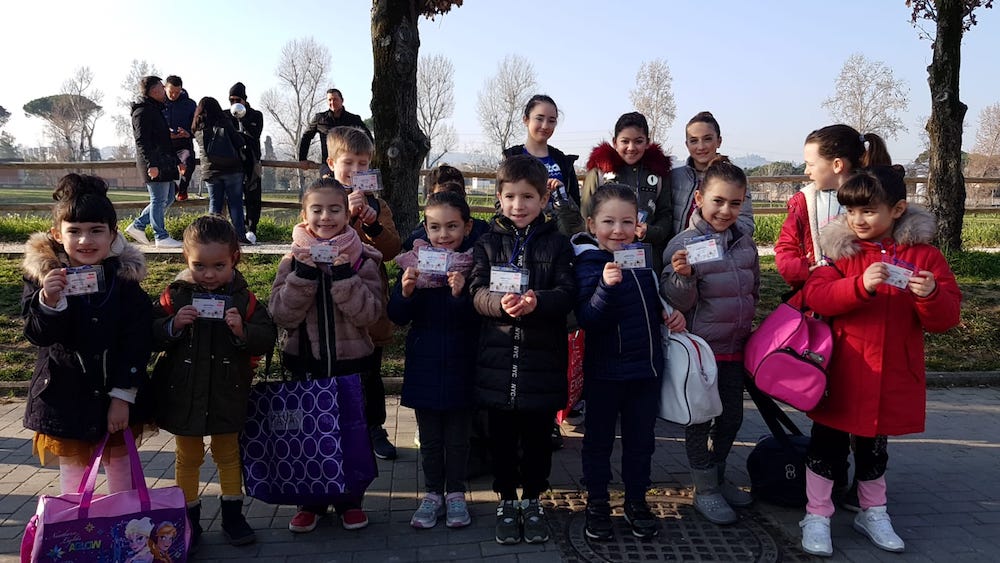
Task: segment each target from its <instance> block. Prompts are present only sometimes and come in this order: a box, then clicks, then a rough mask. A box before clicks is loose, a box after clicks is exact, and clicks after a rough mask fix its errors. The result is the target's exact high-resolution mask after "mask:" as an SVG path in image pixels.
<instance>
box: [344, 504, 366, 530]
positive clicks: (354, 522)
mask: <svg viewBox="0 0 1000 563" xmlns="http://www.w3.org/2000/svg"><path fill="white" fill-rule="evenodd" d="M340 520H341V523H342V524H343V525H344V529H345V530H360V529H361V528H364V527H366V526H368V515H367V514H365V511H364V510H361V509H360V508H349V509H347V510H346V511H345V512H344V514H342V515H341V516H340Z"/></svg>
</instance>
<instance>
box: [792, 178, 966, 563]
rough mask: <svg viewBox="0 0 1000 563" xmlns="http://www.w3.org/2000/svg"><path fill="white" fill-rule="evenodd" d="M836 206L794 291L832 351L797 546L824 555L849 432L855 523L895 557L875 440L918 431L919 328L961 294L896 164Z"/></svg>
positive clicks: (847, 191)
mask: <svg viewBox="0 0 1000 563" xmlns="http://www.w3.org/2000/svg"><path fill="white" fill-rule="evenodd" d="M837 201H838V203H839V204H840V205H842V206H843V207H844V209H845V213H844V215H842V216H840V217H838V218H836V219H834V220H833V221H832V222H831V223H830V224H829V225H827V226H826V227H825V228H824V229H823V230H822V231H821V232H820V239H821V240H820V242H821V244H822V245H823V250H824V251H825V252H826V256H827V258H828V260H829V262H830V265H829V266H822V267H819V268H816V269H815V270H814V271H813V273H812V275H810V276H809V280H808V281H806V284H805V287H804V289H803V293H804V294H805V302H806V305H808V306H809V307H810V308H811V309H813V310H814V311H816V312H817V313H819V314H821V315H823V316H825V317H829V318H831V319H833V334H834V348H833V349H834V354H833V358H832V360H831V362H830V367H829V368H828V369H829V373H830V378H829V380H828V384H827V395H826V397H824V399H823V401H821V402H820V404H819V406H817V407H816V409H814V410H812V411H811V412H809V418H811V419H813V429H812V438H811V440H810V443H809V450H808V452H807V457H806V468H807V470H806V495H807V497H808V499H809V502H808V504H807V505H806V516H805V518H803V520H802V522H801V523H800V526H801V527H802V548H803V549H804V550H805V551H806V552H808V553H811V554H813V555H823V556H829V555H832V554H833V544H832V541H831V538H830V517H831V516H833V512H834V506H833V501H832V500H831V496H832V492H833V485H834V478H835V477H836V476H837V475H838V474H839V473H840V472H843V471H846V463H847V455H848V451H849V449H850V442H851V437H853V438H854V444H855V446H856V448H855V452H854V460H855V463H856V470H855V475H856V476H857V480H858V502H859V507H860V509H861V511H860V512H859V513H858V514H857V516H856V517H855V518H854V528H855V529H856V530H857V531H859V532H860V533H862V534H863V535H865V536H867V537H868V538H869V539H870V540H871V541H872V543H874V544H875V545H876V546H878V547H879V548H881V549H884V550H887V551H894V552H901V551H903V548H904V543H903V540H902V539H901V538H900V537H899V536H898V535H896V532H895V531H894V530H893V528H892V522H891V520H890V519H889V514H888V512H887V511H886V500H887V499H886V481H885V472H886V465H887V464H888V460H889V454H888V451H887V438H886V437H887V436H898V435H902V434H912V433H918V432H923V431H924V421H925V417H926V412H925V411H926V406H925V405H926V399H927V397H926V380H925V372H924V331H928V332H944V331H946V330H948V329H950V328H952V327H954V326H956V325H957V324H958V322H959V310H960V306H961V299H962V295H961V292H960V291H959V289H958V284H957V283H956V282H955V275H954V274H953V273H952V271H951V269H950V268H949V267H948V262H947V261H946V260H945V258H944V256H943V255H942V254H941V252H940V251H939V250H938V249H937V248H935V247H934V246H932V245H931V243H932V242H933V237H934V233H935V232H936V227H935V219H934V216H933V215H931V214H930V213H928V212H927V211H925V210H923V209H921V208H920V207H918V206H916V205H909V206H908V205H907V202H906V184H905V183H904V182H903V169H902V167H901V166H894V167H888V166H874V167H872V169H871V171H870V172H859V173H857V174H855V175H853V176H851V177H850V178H849V179H848V180H847V181H846V182H844V183H843V184H842V185H841V186H840V189H839V190H838V191H837Z"/></svg>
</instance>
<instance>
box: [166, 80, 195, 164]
mask: <svg viewBox="0 0 1000 563" xmlns="http://www.w3.org/2000/svg"><path fill="white" fill-rule="evenodd" d="M164 106H165V107H164V109H163V117H164V119H166V120H167V127H168V128H169V129H171V130H173V131H175V132H176V131H178V130H180V129H183V130H185V131H187V132H188V133H192V131H191V123H192V122H193V121H194V112H195V110H196V109H198V104H196V103H194V100H192V99H191V98H190V97H189V96H188V91H187V90H184V89H183V88H182V89H181V95H180V96H178V97H177V101H171V100H170V99H169V98H168V99H167V101H166V103H165V104H164ZM171 141H172V143H173V147H174V151H178V150H182V149H187V150H192V151H193V150H194V140H193V139H192V138H191V137H178V138H176V139H171Z"/></svg>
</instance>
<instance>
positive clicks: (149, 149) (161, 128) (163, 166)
mask: <svg viewBox="0 0 1000 563" xmlns="http://www.w3.org/2000/svg"><path fill="white" fill-rule="evenodd" d="M163 109H164V105H163V104H161V103H160V102H158V101H156V100H154V99H153V98H143V99H142V100H141V101H139V102H136V103H134V104H132V133H133V135H134V136H135V167H136V169H137V170H138V171H139V176H140V177H141V178H143V179H144V181H146V182H172V181H174V180H177V179H179V178H180V175H179V173H178V171H177V165H178V164H180V161H179V160H177V154H176V153H175V152H174V145H173V142H172V141H171V140H170V128H169V127H168V126H167V119H166V118H165V117H163ZM154 166H155V167H156V168H158V169H159V171H160V175H159V176H157V177H156V178H150V177H149V176H147V175H146V170H148V169H149V168H152V167H154Z"/></svg>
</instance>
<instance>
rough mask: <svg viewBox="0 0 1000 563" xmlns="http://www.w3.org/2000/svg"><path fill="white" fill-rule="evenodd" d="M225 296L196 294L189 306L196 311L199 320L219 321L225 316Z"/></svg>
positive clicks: (226, 301)
mask: <svg viewBox="0 0 1000 563" xmlns="http://www.w3.org/2000/svg"><path fill="white" fill-rule="evenodd" d="M228 302H229V300H228V299H226V298H225V296H222V295H212V294H211V293H196V294H195V295H194V296H193V297H192V299H191V305H193V306H194V308H195V309H198V318H199V319H221V318H223V317H225V316H226V304H227V303H228Z"/></svg>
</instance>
